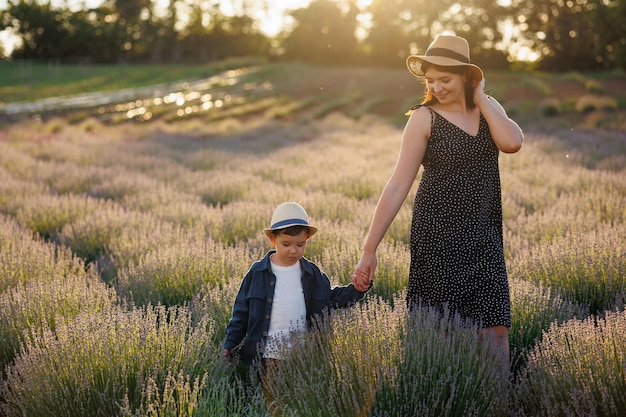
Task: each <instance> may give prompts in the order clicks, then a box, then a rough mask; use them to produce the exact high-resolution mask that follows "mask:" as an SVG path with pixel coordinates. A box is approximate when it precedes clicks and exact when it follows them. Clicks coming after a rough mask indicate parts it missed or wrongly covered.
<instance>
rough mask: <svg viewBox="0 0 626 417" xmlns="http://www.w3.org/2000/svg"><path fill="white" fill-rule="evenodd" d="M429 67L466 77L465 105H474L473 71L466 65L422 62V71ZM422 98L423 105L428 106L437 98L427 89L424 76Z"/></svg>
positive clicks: (424, 71)
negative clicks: (445, 65)
mask: <svg viewBox="0 0 626 417" xmlns="http://www.w3.org/2000/svg"><path fill="white" fill-rule="evenodd" d="M429 68H434V69H436V70H437V71H441V72H449V73H451V74H458V75H463V74H465V76H466V77H467V82H466V83H465V103H466V104H467V107H469V108H470V109H473V108H474V107H476V104H475V103H474V73H473V72H472V71H471V70H470V68H469V67H468V66H467V65H458V66H453V67H443V66H441V65H435V64H431V63H428V62H423V63H422V72H423V73H426V71H428V69H429ZM424 90H425V94H424V99H423V100H422V104H423V105H425V106H429V105H431V104H434V103H437V98H436V97H435V96H434V95H433V93H432V92H431V91H430V90H429V89H428V80H427V79H426V78H424Z"/></svg>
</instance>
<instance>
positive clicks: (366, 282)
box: [352, 255, 376, 292]
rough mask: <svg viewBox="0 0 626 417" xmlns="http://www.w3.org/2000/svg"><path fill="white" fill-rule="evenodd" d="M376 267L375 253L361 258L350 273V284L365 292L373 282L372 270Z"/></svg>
mask: <svg viewBox="0 0 626 417" xmlns="http://www.w3.org/2000/svg"><path fill="white" fill-rule="evenodd" d="M375 269H376V255H370V256H365V255H363V257H362V258H361V260H360V261H359V263H358V264H357V266H356V269H355V270H354V273H353V274H352V284H353V285H354V288H356V289H357V291H360V292H365V291H367V290H369V289H370V287H371V286H372V284H373V283H374V270H375Z"/></svg>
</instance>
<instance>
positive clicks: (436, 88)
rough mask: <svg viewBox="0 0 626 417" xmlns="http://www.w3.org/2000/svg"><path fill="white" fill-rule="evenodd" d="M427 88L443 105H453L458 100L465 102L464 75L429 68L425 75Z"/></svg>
mask: <svg viewBox="0 0 626 417" xmlns="http://www.w3.org/2000/svg"><path fill="white" fill-rule="evenodd" d="M424 76H425V79H426V87H427V88H428V90H429V91H430V92H431V94H432V95H433V96H434V97H435V98H436V99H437V101H439V103H441V104H448V103H453V102H456V101H458V100H462V101H465V82H466V81H467V80H466V76H465V75H464V74H454V73H452V72H445V71H441V70H438V69H436V68H433V67H431V68H428V69H427V70H426V72H425V73H424Z"/></svg>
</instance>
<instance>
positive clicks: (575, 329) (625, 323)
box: [514, 311, 626, 416]
mask: <svg viewBox="0 0 626 417" xmlns="http://www.w3.org/2000/svg"><path fill="white" fill-rule="evenodd" d="M625 329H626V311H621V312H607V314H606V315H605V317H603V318H595V317H589V318H588V319H586V320H584V321H578V320H572V321H569V322H567V323H565V324H563V325H561V326H557V325H553V326H551V327H550V329H549V331H547V332H546V333H545V334H544V337H543V340H542V342H541V343H540V344H539V345H538V346H537V347H536V348H535V349H534V350H533V351H532V352H531V354H530V355H529V357H528V364H527V367H526V368H525V369H524V371H523V373H522V376H521V378H520V383H519V384H518V385H517V387H516V392H515V395H514V398H515V406H516V407H517V409H518V414H517V415H532V416H557V415H599V416H600V415H602V416H619V415H623V414H624V413H625V412H626V397H624V392H626V373H625V372H624V370H625V369H626V330H625Z"/></svg>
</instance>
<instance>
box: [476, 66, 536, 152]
mask: <svg viewBox="0 0 626 417" xmlns="http://www.w3.org/2000/svg"><path fill="white" fill-rule="evenodd" d="M484 87H485V79H484V78H483V79H482V80H481V81H480V83H479V84H478V86H477V87H476V89H475V91H474V103H476V106H478V109H479V110H480V112H481V113H482V114H483V116H484V117H485V120H487V124H488V125H489V131H490V132H491V137H492V138H493V141H494V142H495V144H496V146H497V147H498V149H500V150H501V151H502V152H505V153H515V152H517V151H519V150H520V149H521V147H522V142H523V141H524V133H523V132H522V129H521V128H520V127H519V125H518V124H517V123H515V122H514V121H513V120H512V119H510V118H509V117H508V116H507V114H506V111H505V110H504V108H503V107H502V105H501V104H500V103H498V100H496V99H495V98H493V97H491V96H488V95H487V94H485V91H484Z"/></svg>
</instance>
